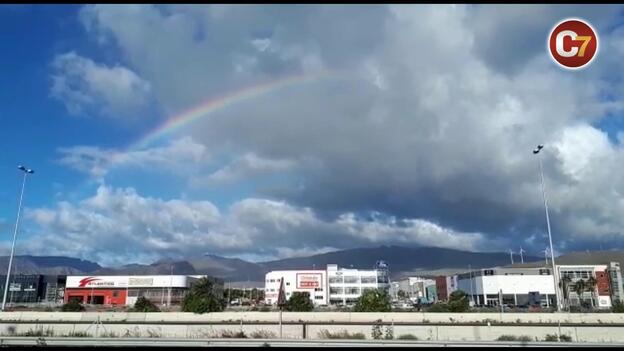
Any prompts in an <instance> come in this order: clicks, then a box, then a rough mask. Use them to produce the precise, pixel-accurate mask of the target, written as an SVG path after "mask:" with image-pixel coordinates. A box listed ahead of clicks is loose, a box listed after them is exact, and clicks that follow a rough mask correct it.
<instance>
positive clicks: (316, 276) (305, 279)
mask: <svg viewBox="0 0 624 351" xmlns="http://www.w3.org/2000/svg"><path fill="white" fill-rule="evenodd" d="M322 287H323V275H322V274H321V273H297V289H316V288H322Z"/></svg>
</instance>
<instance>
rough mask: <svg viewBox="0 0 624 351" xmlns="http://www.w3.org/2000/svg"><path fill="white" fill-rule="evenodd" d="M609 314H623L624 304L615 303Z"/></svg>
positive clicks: (620, 302)
mask: <svg viewBox="0 0 624 351" xmlns="http://www.w3.org/2000/svg"><path fill="white" fill-rule="evenodd" d="M611 312H615V313H624V303H622V301H615V302H614V303H613V307H612V308H611Z"/></svg>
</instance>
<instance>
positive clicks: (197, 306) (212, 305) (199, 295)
mask: <svg viewBox="0 0 624 351" xmlns="http://www.w3.org/2000/svg"><path fill="white" fill-rule="evenodd" d="M225 305H226V301H225V300H224V299H223V296H222V295H220V294H218V293H217V292H216V289H215V286H214V284H213V283H212V282H211V281H210V280H209V279H207V278H201V279H199V280H198V281H197V282H196V283H195V284H193V286H191V291H189V293H188V294H186V296H184V299H183V300H182V312H193V313H208V312H221V311H223V309H224V308H225Z"/></svg>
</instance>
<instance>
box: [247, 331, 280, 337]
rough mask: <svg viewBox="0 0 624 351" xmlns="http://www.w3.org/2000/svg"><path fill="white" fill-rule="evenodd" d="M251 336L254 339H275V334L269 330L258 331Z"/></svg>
mask: <svg viewBox="0 0 624 351" xmlns="http://www.w3.org/2000/svg"><path fill="white" fill-rule="evenodd" d="M249 336H251V338H252V339H275V337H276V336H275V333H273V332H271V331H268V330H256V331H254V332H252V333H251V334H250V335H249Z"/></svg>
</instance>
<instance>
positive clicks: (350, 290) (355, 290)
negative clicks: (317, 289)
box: [329, 286, 375, 295]
mask: <svg viewBox="0 0 624 351" xmlns="http://www.w3.org/2000/svg"><path fill="white" fill-rule="evenodd" d="M368 290H375V288H362V289H360V288H359V287H355V286H348V287H345V288H338V287H330V288H329V293H330V294H331V295H342V294H345V295H359V294H360V293H362V294H363V293H364V292H366V291H368Z"/></svg>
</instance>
